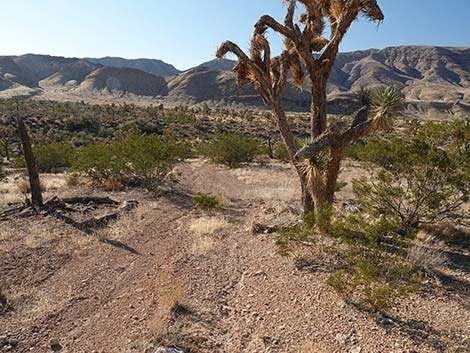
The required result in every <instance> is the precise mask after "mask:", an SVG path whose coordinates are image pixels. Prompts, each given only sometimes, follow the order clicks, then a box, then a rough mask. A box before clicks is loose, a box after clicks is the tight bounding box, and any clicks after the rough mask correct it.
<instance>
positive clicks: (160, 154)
mask: <svg viewBox="0 0 470 353" xmlns="http://www.w3.org/2000/svg"><path fill="white" fill-rule="evenodd" d="M190 153H191V150H190V146H189V145H188V144H186V143H180V142H175V141H172V140H170V139H167V138H164V137H161V136H157V135H148V136H145V135H139V134H137V133H135V132H133V133H131V134H130V135H129V136H127V137H126V138H124V139H123V140H119V141H112V142H110V143H102V142H101V143H96V144H93V145H89V146H85V147H82V148H80V149H79V150H78V151H77V154H76V158H75V159H74V163H73V170H74V171H76V172H78V173H80V174H83V175H85V176H87V177H90V178H92V179H93V180H95V181H97V182H99V183H101V184H103V183H105V182H106V181H107V180H111V179H112V180H115V181H120V182H121V183H122V184H126V185H132V184H136V185H142V186H144V187H145V188H147V189H149V190H153V189H154V188H155V187H157V186H158V185H160V184H161V182H162V181H163V179H164V178H165V176H166V175H167V174H168V172H169V171H170V170H171V168H172V167H173V166H174V164H175V163H177V162H178V161H180V160H182V159H184V158H187V157H188V156H189V155H190Z"/></svg>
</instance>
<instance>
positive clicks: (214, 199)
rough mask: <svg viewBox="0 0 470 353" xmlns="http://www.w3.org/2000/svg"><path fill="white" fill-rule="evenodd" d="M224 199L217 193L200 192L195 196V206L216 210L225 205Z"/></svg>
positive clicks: (201, 208) (196, 207)
mask: <svg viewBox="0 0 470 353" xmlns="http://www.w3.org/2000/svg"><path fill="white" fill-rule="evenodd" d="M223 204H224V203H223V201H222V199H221V198H220V197H219V196H217V195H211V194H207V193H204V192H198V193H197V194H196V195H194V196H193V208H195V209H200V210H215V209H219V208H221V207H222V206H223Z"/></svg>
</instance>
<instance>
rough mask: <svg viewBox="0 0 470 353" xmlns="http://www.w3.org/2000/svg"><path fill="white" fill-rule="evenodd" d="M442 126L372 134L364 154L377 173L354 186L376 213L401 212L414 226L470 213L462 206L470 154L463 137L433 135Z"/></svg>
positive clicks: (469, 182) (469, 184) (469, 188)
mask: <svg viewBox="0 0 470 353" xmlns="http://www.w3.org/2000/svg"><path fill="white" fill-rule="evenodd" d="M436 127H437V125H436V126H433V125H425V126H424V128H422V130H421V129H420V130H418V132H417V134H416V135H414V136H406V137H402V136H400V137H399V136H392V137H391V138H390V139H388V140H385V139H372V140H371V141H369V142H368V143H367V144H366V145H365V146H364V148H363V149H362V151H360V152H359V153H358V155H359V156H360V158H361V159H362V160H363V161H366V162H369V163H371V164H372V167H371V168H370V172H371V178H370V179H367V178H365V177H363V178H361V179H356V180H354V181H353V190H354V193H355V195H356V197H357V199H358V201H359V202H360V204H361V205H362V206H363V207H365V208H366V209H367V210H368V211H369V212H370V213H371V214H374V215H375V216H377V215H379V214H384V215H388V216H392V217H398V218H400V219H401V222H402V223H403V224H404V225H411V226H417V225H419V224H423V223H435V222H439V221H442V220H448V219H452V220H454V221H455V220H456V221H462V220H466V219H468V218H469V215H468V214H465V213H464V212H463V211H462V209H461V207H462V205H463V204H464V203H465V202H467V200H468V198H469V195H470V167H469V165H470V158H469V156H470V153H469V152H468V149H467V151H466V150H465V148H463V147H462V145H463V144H464V143H465V142H464V141H463V140H462V141H460V142H459V141H456V140H455V138H454V137H452V135H446V136H447V138H443V137H442V136H441V135H440V133H441V131H439V135H438V134H437V132H436V133H434V134H433V131H434V130H435V129H436ZM447 128H449V127H447ZM444 130H445V128H444ZM436 135H437V136H436Z"/></svg>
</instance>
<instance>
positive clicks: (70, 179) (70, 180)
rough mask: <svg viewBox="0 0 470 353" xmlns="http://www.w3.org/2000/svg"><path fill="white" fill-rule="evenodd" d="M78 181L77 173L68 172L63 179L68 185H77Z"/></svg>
mask: <svg viewBox="0 0 470 353" xmlns="http://www.w3.org/2000/svg"><path fill="white" fill-rule="evenodd" d="M79 183H80V178H79V176H78V175H77V174H75V173H73V174H68V175H67V177H66V179H65V184H66V185H67V186H70V187H74V186H78V184H79Z"/></svg>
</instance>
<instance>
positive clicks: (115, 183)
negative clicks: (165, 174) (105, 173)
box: [103, 178, 123, 191]
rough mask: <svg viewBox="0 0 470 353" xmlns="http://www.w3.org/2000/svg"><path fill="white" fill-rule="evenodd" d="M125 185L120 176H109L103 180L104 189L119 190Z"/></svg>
mask: <svg viewBox="0 0 470 353" xmlns="http://www.w3.org/2000/svg"><path fill="white" fill-rule="evenodd" d="M122 187H123V185H122V181H121V180H120V179H118V178H109V179H106V180H105V181H104V182H103V189H104V190H105V191H118V190H121V189H122Z"/></svg>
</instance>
